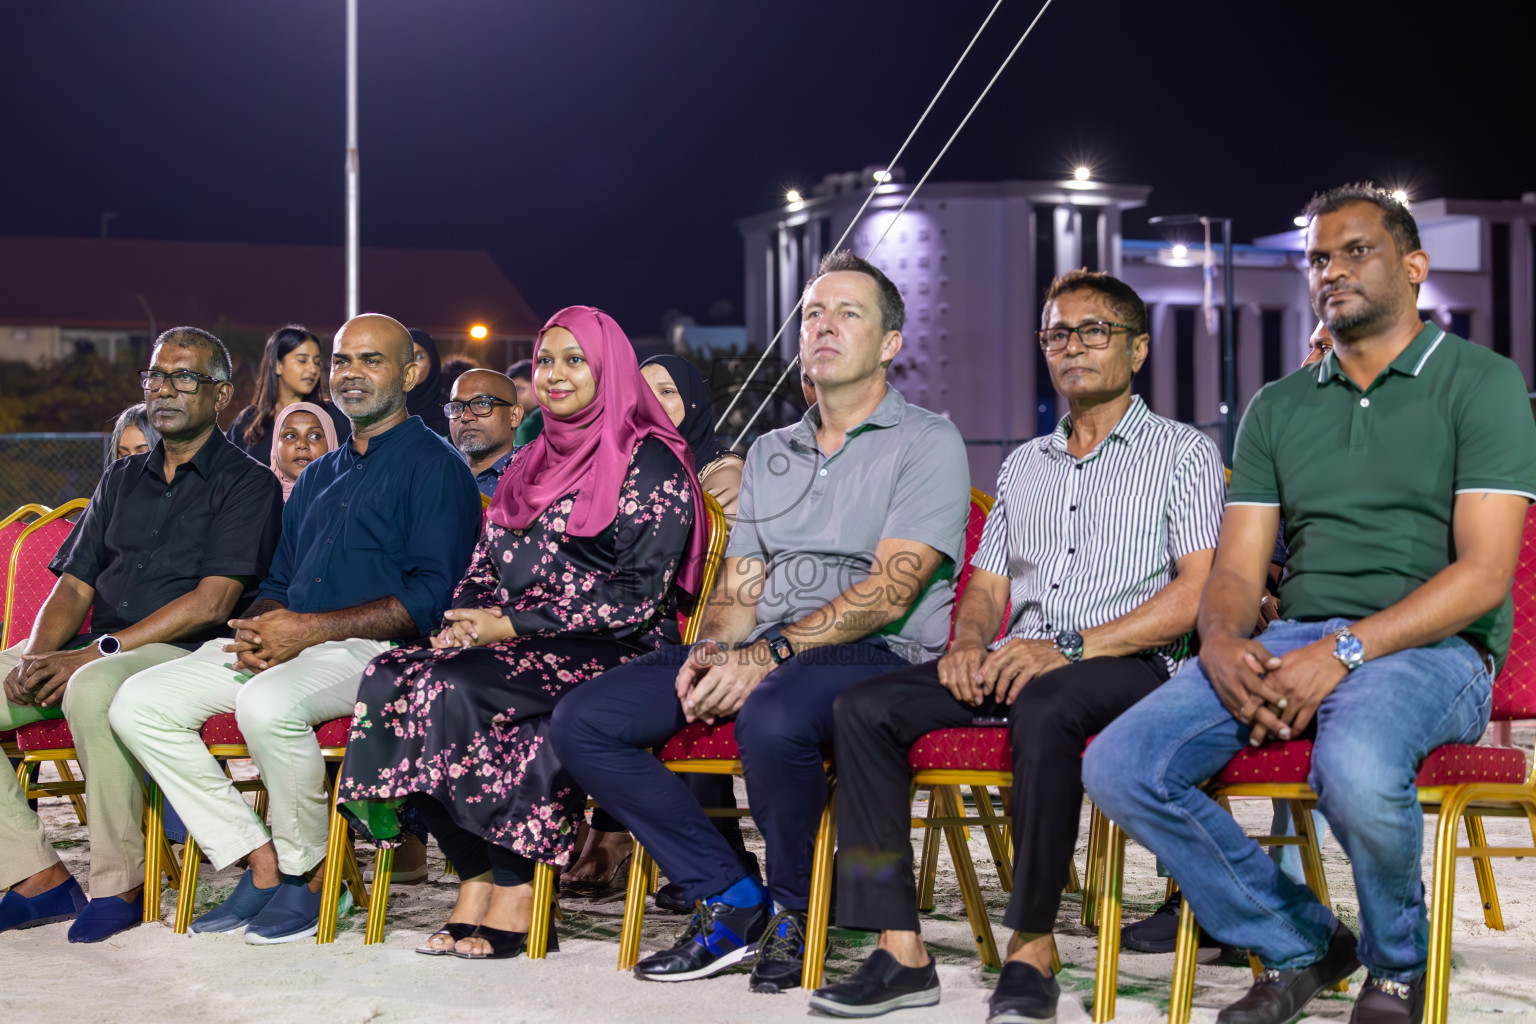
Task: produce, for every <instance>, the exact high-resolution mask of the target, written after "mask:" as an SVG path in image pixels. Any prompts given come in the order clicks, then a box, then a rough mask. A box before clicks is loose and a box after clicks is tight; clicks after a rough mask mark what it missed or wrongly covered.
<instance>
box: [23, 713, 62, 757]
mask: <svg viewBox="0 0 1536 1024" xmlns="http://www.w3.org/2000/svg"><path fill="white" fill-rule="evenodd" d="M74 745H75V738H74V737H73V736H71V735H70V732H69V723H68V722H66V721H64V719H62V718H53V719H49V720H48V721H46V722H33V723H32V724H31V725H24V726H22V727H21V728H20V729H17V730H16V749H18V750H20V751H22V752H23V753H25V752H26V751H29V750H63V749H64V748H66V747H73V746H74Z"/></svg>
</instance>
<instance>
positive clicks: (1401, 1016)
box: [1349, 974, 1424, 1024]
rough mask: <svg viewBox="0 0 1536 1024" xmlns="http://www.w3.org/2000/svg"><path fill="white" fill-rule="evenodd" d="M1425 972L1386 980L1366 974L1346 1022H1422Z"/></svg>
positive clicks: (1402, 1023) (1420, 1023) (1408, 1023)
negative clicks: (1411, 977)
mask: <svg viewBox="0 0 1536 1024" xmlns="http://www.w3.org/2000/svg"><path fill="white" fill-rule="evenodd" d="M1423 1020H1424V976H1423V975H1422V974H1421V975H1419V976H1418V977H1417V978H1414V979H1413V980H1412V981H1388V980H1387V979H1386V978H1377V977H1374V976H1372V977H1369V978H1366V979H1365V987H1364V988H1362V989H1361V990H1360V998H1359V999H1356V1000H1355V1011H1354V1012H1353V1013H1351V1014H1350V1015H1349V1024H1422V1021H1423Z"/></svg>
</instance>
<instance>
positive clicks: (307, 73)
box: [0, 0, 1536, 335]
mask: <svg viewBox="0 0 1536 1024" xmlns="http://www.w3.org/2000/svg"><path fill="white" fill-rule="evenodd" d="M988 7H990V0H987V2H980V0H944V2H936V0H935V2H922V3H918V2H910V0H886V2H872V0H825V2H820V3H806V2H801V3H795V4H770V3H764V2H757V0H557V2H549V0H544V2H539V3H526V2H522V3H514V2H510V0H361V2H360V8H361V15H360V23H361V29H360V40H361V42H360V62H361V77H360V91H361V97H362V98H361V107H360V120H361V166H362V194H363V203H362V224H363V241H364V244H365V245H387V246H419V247H447V248H485V249H488V250H489V251H490V252H491V253H492V255H493V256H494V257H495V258H496V260H497V261H498V262H499V263H500V264H501V266H502V267H503V268H504V269H505V270H506V272H507V274H508V276H509V277H510V278H511V279H512V281H513V282H514V283H515V284H516V285H517V286H518V287H519V288H520V289H521V290H522V291H523V293H524V295H525V296H526V297H527V299H528V301H529V302H530V303H531V304H532V305H533V307H534V309H535V311H536V312H538V313H540V314H541V315H547V314H548V313H550V312H553V311H554V310H555V309H556V308H558V307H560V306H562V305H566V304H569V303H573V302H583V303H592V304H596V305H600V306H603V307H605V308H607V309H608V310H610V311H611V312H613V313H614V314H615V316H617V317H618V318H619V320H620V322H621V323H623V324H624V325H625V326H626V327H627V329H628V330H629V332H630V333H631V334H632V335H642V334H650V333H654V332H655V331H656V330H657V327H658V322H659V319H660V317H661V315H662V314H663V312H664V311H665V310H668V309H678V310H682V311H684V312H688V313H691V314H693V315H695V316H697V317H699V318H700V319H701V320H707V319H708V314H709V311H710V308H711V306H712V305H715V304H716V303H717V302H718V300H722V299H724V300H728V301H729V302H730V303H731V304H732V305H733V306H734V308H735V313H734V316H733V317H731V319H732V320H734V321H736V322H739V318H740V304H741V288H742V268H741V244H740V239H739V236H738V234H737V231H736V228H735V224H734V221H735V219H736V218H738V217H742V216H745V215H748V214H751V213H755V212H759V211H761V210H763V209H766V208H768V207H770V206H771V205H773V204H774V203H776V202H778V201H779V200H780V197H781V196H782V194H783V191H784V189H785V188H786V187H800V188H808V187H809V186H811V185H813V184H815V183H816V182H817V181H819V180H820V179H821V177H822V176H823V175H824V174H827V173H829V172H835V171H844V170H854V169H858V168H862V167H865V166H867V165H875V164H881V163H883V162H884V161H885V160H887V159H888V158H889V157H890V155H891V154H892V153H893V152H894V151H895V149H896V147H897V145H899V143H900V141H901V139H902V138H903V137H904V136H905V135H906V133H907V131H908V130H909V129H910V127H911V125H912V123H913V122H914V121H915V119H916V117H917V115H918V114H919V113H920V112H921V110H922V108H923V106H924V105H925V104H926V103H927V101H928V99H929V97H930V96H931V95H932V93H933V91H934V90H935V89H936V88H937V86H938V84H939V82H940V81H941V80H942V78H943V75H944V73H945V72H946V71H948V69H949V67H950V65H951V64H952V63H953V61H954V60H955V58H956V57H957V56H958V55H959V53H960V51H961V49H962V48H963V46H964V45H965V42H966V40H967V39H969V38H970V35H971V33H972V32H974V31H975V28H976V26H977V25H978V24H979V23H980V21H981V18H982V17H983V15H984V14H985V12H986V10H987V9H988ZM1517 7H1518V5H1516V4H1512V3H1498V4H1494V3H1461V4H1430V3H1391V4H1387V3H1381V2H1371V3H1347V2H1341V3H1334V4H1332V5H1324V4H1302V3H1277V2H1273V0H1260V2H1250V3H1231V2H1208V3H1177V4H1175V3H1161V2H1148V0H1135V2H1130V0H1118V2H1110V0H1055V3H1054V4H1053V5H1052V7H1051V9H1050V10H1049V11H1047V13H1046V15H1045V17H1044V19H1043V20H1042V21H1041V23H1040V25H1039V27H1038V28H1037V29H1036V31H1035V34H1034V35H1033V36H1032V37H1031V38H1030V39H1029V40H1028V41H1027V42H1026V43H1025V44H1024V47H1023V49H1022V50H1021V51H1020V53H1019V55H1018V57H1017V58H1016V59H1015V61H1014V63H1013V65H1012V66H1011V67H1010V68H1009V69H1008V71H1007V72H1006V73H1005V75H1004V76H1003V78H1002V79H1001V81H1000V82H999V83H998V85H997V87H996V88H995V89H994V90H993V92H992V95H991V96H990V97H988V99H987V101H986V102H985V104H984V105H983V106H982V108H981V110H980V111H979V112H978V114H977V116H976V117H975V118H974V119H973V120H972V122H971V124H970V125H969V126H968V127H967V128H966V130H965V132H964V133H963V134H962V135H961V137H960V139H959V141H958V142H957V143H956V145H955V147H954V148H953V149H952V150H951V151H950V153H949V155H948V156H947V157H946V158H945V159H944V161H943V162H942V163H941V164H940V165H939V169H938V171H937V172H936V174H935V178H936V179H937V180H972V179H976V180H997V179H1006V178H1055V177H1061V176H1064V175H1065V174H1066V173H1068V172H1069V171H1070V168H1071V167H1072V165H1073V164H1074V163H1077V162H1079V161H1081V162H1086V163H1088V164H1091V165H1092V166H1093V167H1094V170H1095V173H1096V176H1097V177H1101V178H1104V179H1107V180H1112V181H1122V182H1137V183H1144V184H1149V185H1152V186H1154V188H1155V191H1154V193H1153V196H1152V203H1151V206H1150V207H1149V208H1148V209H1146V210H1143V211H1140V212H1138V213H1135V214H1132V215H1131V216H1130V217H1129V219H1128V222H1127V235H1129V236H1131V237H1156V236H1155V234H1154V232H1153V231H1152V230H1151V229H1148V228H1147V227H1146V225H1145V216H1148V215H1154V214H1158V213H1183V212H1204V213H1210V214H1216V215H1220V214H1224V213H1230V214H1232V215H1234V216H1235V217H1236V218H1237V224H1236V233H1237V237H1238V238H1239V240H1244V241H1246V240H1248V239H1250V238H1252V237H1253V236H1255V235H1260V234H1266V233H1269V232H1273V231H1280V230H1284V229H1286V228H1288V227H1289V226H1290V219H1291V217H1292V216H1293V215H1294V214H1295V213H1296V212H1297V211H1298V209H1299V208H1300V206H1301V205H1302V203H1303V202H1304V201H1305V200H1306V198H1307V196H1308V195H1310V194H1311V192H1312V191H1313V190H1314V189H1316V188H1319V187H1324V186H1327V185H1331V184H1336V183H1339V182H1342V181H1345V180H1350V179H1356V178H1367V177H1370V178H1375V179H1377V180H1378V181H1382V182H1390V183H1391V184H1393V185H1394V186H1395V185H1406V186H1407V187H1408V188H1409V189H1410V190H1411V192H1412V194H1413V195H1414V196H1416V197H1431V196H1455V197H1462V198H1486V199H1499V198H1506V199H1515V198H1518V197H1519V195H1520V193H1521V192H1522V191H1529V190H1532V189H1536V162H1533V160H1532V159H1531V153H1532V149H1533V148H1536V147H1533V146H1532V144H1531V142H1530V140H1529V137H1528V135H1529V121H1530V111H1529V103H1530V99H1531V95H1532V90H1531V63H1530V57H1529V54H1528V52H1527V51H1526V45H1527V40H1528V32H1527V30H1524V29H1519V28H1518V27H1517V26H1515V25H1513V24H1511V23H1509V21H1508V18H1509V17H1510V15H1511V14H1512V13H1513V12H1514V11H1515V10H1516V9H1517ZM1037 8H1038V0H1004V4H1003V7H1002V9H1001V11H1000V12H999V13H998V15H997V17H996V18H995V19H994V20H993V24H992V26H991V27H990V28H989V29H988V32H987V34H986V36H984V37H983V40H982V42H981V44H979V45H978V47H977V49H976V51H975V52H973V54H972V56H971V58H970V60H969V61H968V62H967V65H966V67H965V68H963V69H962V72H961V74H960V75H958V76H957V78H956V80H955V82H954V83H952V84H951V87H950V91H949V93H948V94H947V96H946V99H945V101H943V102H942V103H941V104H940V105H939V107H938V108H937V109H936V110H935V112H934V114H933V115H932V117H931V118H930V121H929V124H928V126H927V127H926V128H925V129H924V131H923V133H922V134H920V135H919V137H918V139H917V140H916V142H915V143H914V147H913V150H912V151H911V153H910V154H909V155H908V156H907V157H906V158H905V159H904V160H903V161H902V163H903V165H904V166H905V168H906V170H907V174H908V179H909V180H915V179H916V178H917V177H918V176H919V175H920V174H921V172H922V169H923V168H924V167H925V166H926V165H927V163H928V161H929V160H931V159H932V157H933V155H934V154H935V153H936V152H937V151H938V149H939V147H940V146H941V145H942V144H943V141H944V139H945V138H946V137H947V136H948V134H949V132H950V131H951V130H952V128H953V126H954V125H955V124H956V123H957V121H958V119H959V118H960V116H961V115H962V113H963V112H964V110H965V108H966V107H967V106H969V104H970V103H971V101H972V100H973V99H974V98H975V96H976V94H977V93H978V92H979V90H980V88H981V86H982V85H983V84H984V82H985V81H986V79H987V78H988V77H989V76H990V75H991V74H992V72H993V71H994V70H995V69H996V67H997V64H998V62H999V61H1000V60H1001V59H1002V56H1003V55H1004V54H1005V53H1006V52H1007V50H1008V48H1009V47H1011V46H1012V45H1013V43H1014V41H1015V40H1016V39H1017V38H1018V35H1019V33H1020V32H1021V31H1022V29H1023V27H1024V26H1025V25H1026V24H1027V23H1028V21H1029V20H1030V18H1032V17H1033V16H1034V14H1035V12H1036V10H1037ZM344 34H345V24H344V5H343V2H342V0H259V2H256V0H216V2H215V0H140V2H135V3H127V2H123V0H68V2H65V0H5V2H4V3H3V4H0V154H3V160H0V233H7V234H28V235H74V236H85V237H90V236H96V235H99V233H100V230H101V215H102V213H103V211H111V212H114V213H116V214H117V217H116V219H115V220H113V221H112V223H111V232H112V234H113V235H115V236H121V237H136V238H159V239H194V240H208V241H231V242H235V241H243V242H296V243H322V244H340V243H341V241H342V232H343V207H342V199H343V191H342V190H343V178H342V169H343V144H344V132H345V103H344V81H345V77H344V76H345V65H344ZM3 286H4V285H3V283H0V287H3ZM341 294H342V282H341V281H340V280H338V281H337V296H338V305H339V304H340V297H341ZM383 308H385V311H387V304H384V306H383ZM339 312H340V311H339V310H338V314H339ZM717 312H718V310H717Z"/></svg>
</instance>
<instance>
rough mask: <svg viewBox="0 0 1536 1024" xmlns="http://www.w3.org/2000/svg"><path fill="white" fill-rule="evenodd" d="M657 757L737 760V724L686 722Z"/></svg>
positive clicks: (680, 759) (738, 758)
mask: <svg viewBox="0 0 1536 1024" xmlns="http://www.w3.org/2000/svg"><path fill="white" fill-rule="evenodd" d="M656 756H657V757H659V758H660V759H661V760H663V761H739V760H741V751H740V750H739V749H738V748H737V746H736V723H735V722H720V723H718V724H716V725H710V724H708V723H707V722H689V723H688V724H687V725H686V726H684V727H683V730H682V732H679V733H678V734H677V735H676V736H673V737H672V738H671V739H670V740H667V742H666V745H665V746H663V747H662V748H661V752H660V753H659V754H657V755H656Z"/></svg>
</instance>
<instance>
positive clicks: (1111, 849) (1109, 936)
mask: <svg viewBox="0 0 1536 1024" xmlns="http://www.w3.org/2000/svg"><path fill="white" fill-rule="evenodd" d="M1093 813H1094V816H1095V817H1096V818H1097V819H1098V820H1099V823H1100V824H1099V828H1098V833H1099V835H1098V845H1099V858H1098V859H1099V861H1100V867H1099V869H1098V871H1097V872H1094V871H1092V870H1090V872H1089V878H1090V880H1091V881H1092V883H1093V884H1094V885H1095V886H1096V888H1097V890H1098V897H1099V906H1098V912H1097V918H1098V922H1099V962H1098V969H1097V970H1096V971H1095V972H1094V979H1093V1019H1094V1024H1103V1022H1104V1021H1108V1020H1114V1019H1115V989H1116V987H1117V986H1118V985H1119V976H1120V897H1121V886H1122V885H1123V883H1124V876H1125V833H1124V832H1121V831H1120V826H1119V825H1116V824H1115V823H1114V822H1112V821H1110V820H1109V819H1108V818H1105V817H1104V816H1103V815H1102V814H1100V813H1099V809H1098V808H1097V807H1095V808H1094V810H1093ZM1084 906H1085V907H1086V906H1087V901H1086V900H1084Z"/></svg>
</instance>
